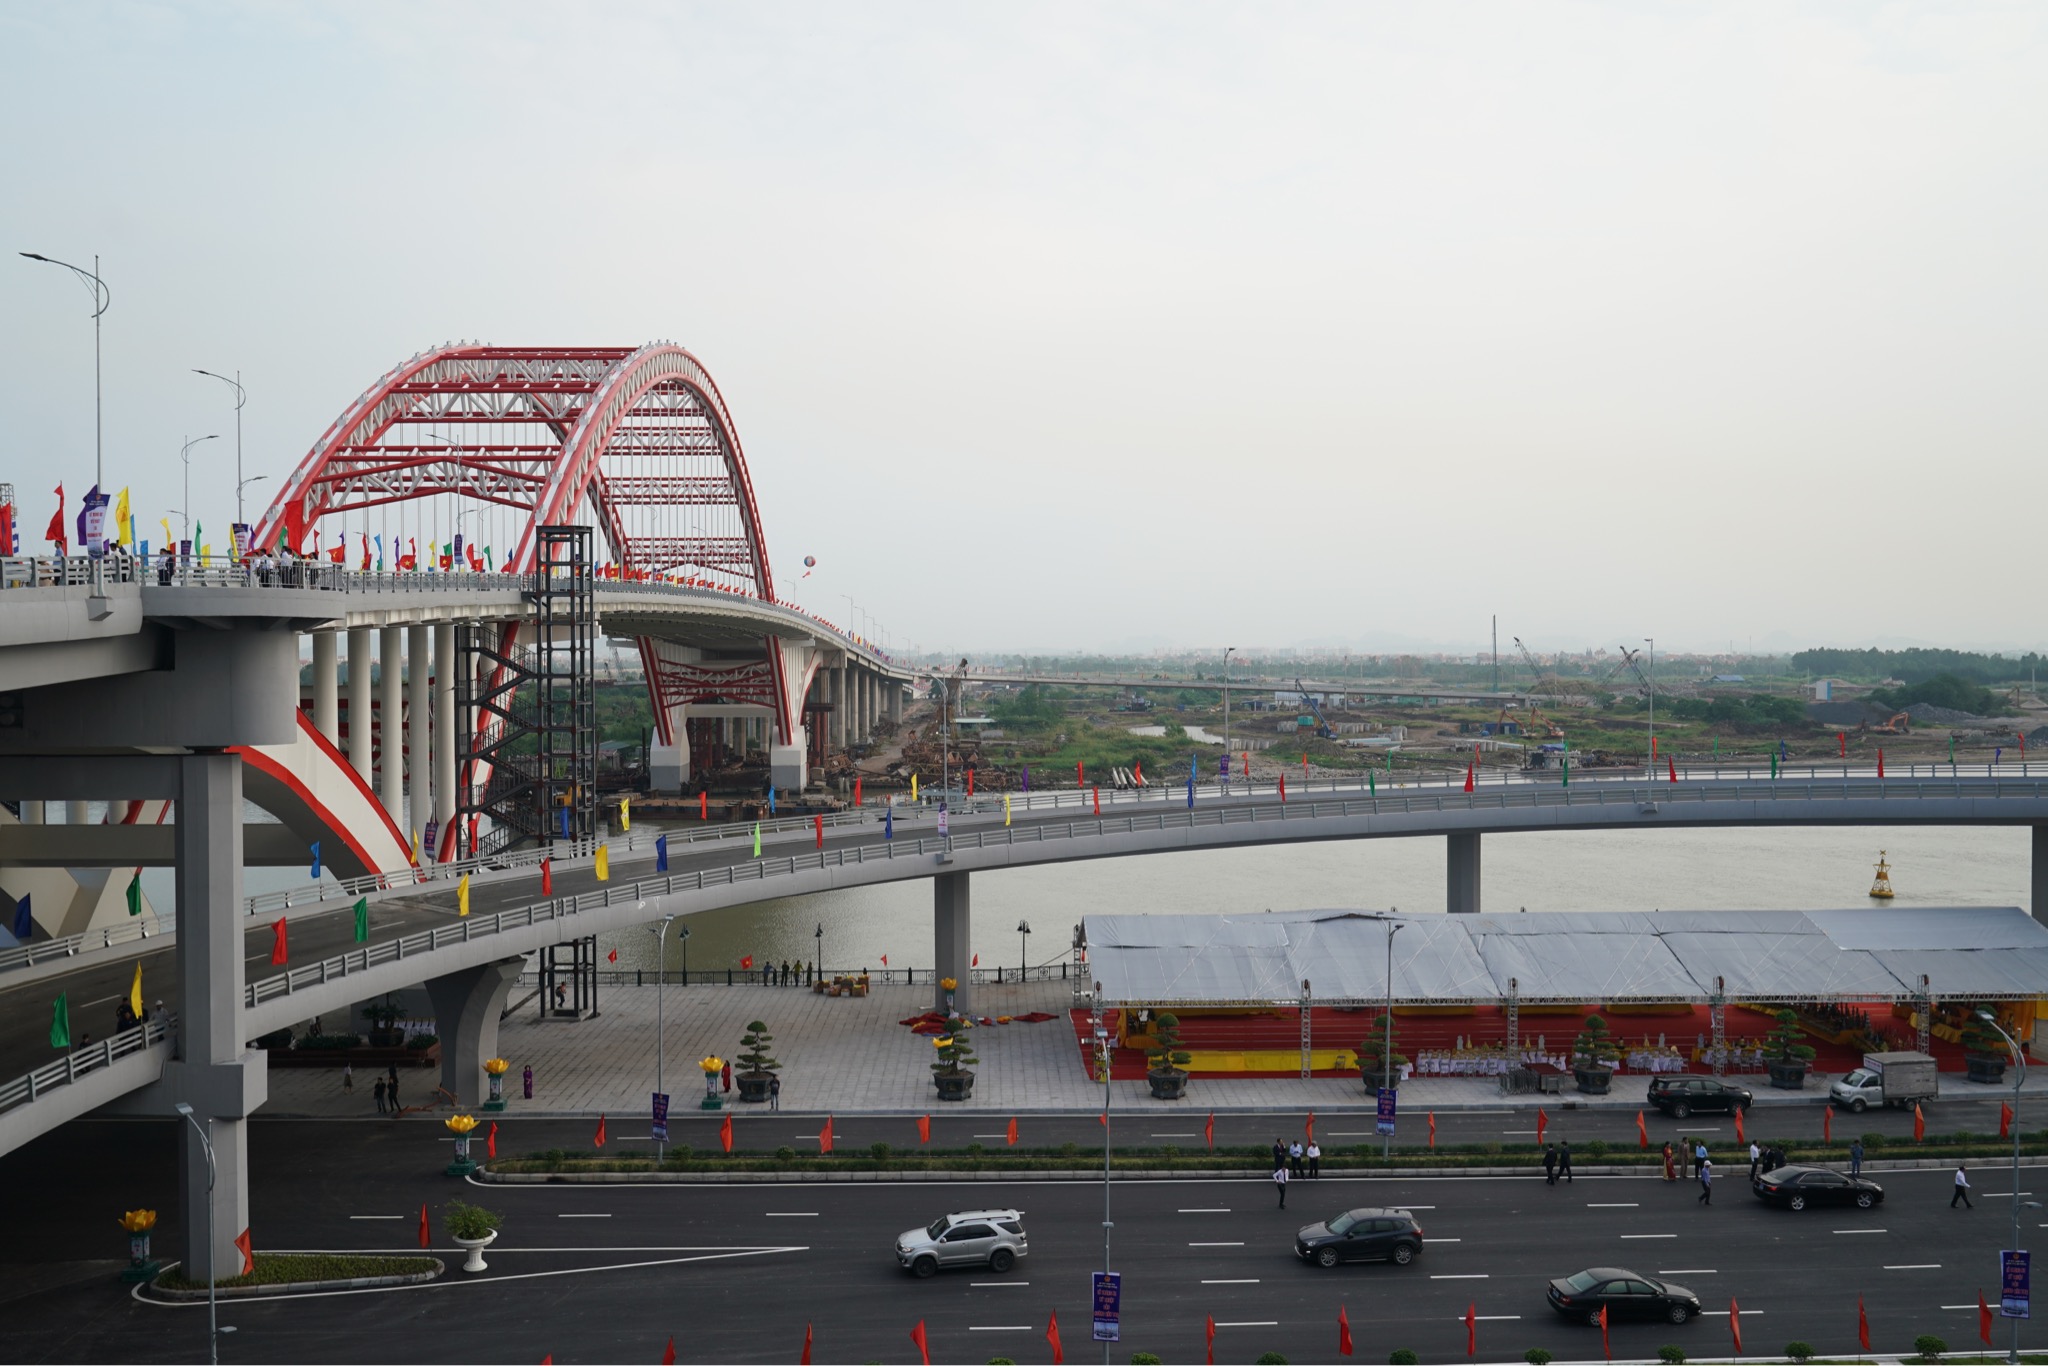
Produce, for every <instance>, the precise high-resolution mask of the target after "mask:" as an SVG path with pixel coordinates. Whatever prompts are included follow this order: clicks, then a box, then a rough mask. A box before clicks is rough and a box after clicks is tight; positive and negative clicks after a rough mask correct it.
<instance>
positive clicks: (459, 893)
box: [455, 873, 469, 915]
mask: <svg viewBox="0 0 2048 1366" xmlns="http://www.w3.org/2000/svg"><path fill="white" fill-rule="evenodd" d="M455 904H456V905H457V906H459V907H461V909H460V910H459V911H457V912H456V914H458V915H468V914H469V874H468V873H464V874H463V875H462V881H460V882H458V883H456V884H455Z"/></svg>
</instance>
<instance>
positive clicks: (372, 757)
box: [348, 626, 376, 787]
mask: <svg viewBox="0 0 2048 1366" xmlns="http://www.w3.org/2000/svg"><path fill="white" fill-rule="evenodd" d="M372 634H373V633H372V632H371V630H370V628H369V627H367V626H351V627H350V628H349V632H348V762H349V767H351V768H353V769H354V770H355V771H356V773H357V774H358V775H359V776H360V777H361V778H362V780H363V786H365V787H368V786H369V785H370V784H371V783H372V782H374V781H375V774H374V772H373V770H374V768H375V766H376V751H375V750H374V749H373V748H372V747H371V741H372V740H373V738H374V737H375V735H376V730H375V727H374V724H373V722H372V719H371V712H372V711H373V710H374V707H373V704H372V703H371V700H370V637H371V635H372Z"/></svg>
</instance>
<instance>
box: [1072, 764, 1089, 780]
mask: <svg viewBox="0 0 2048 1366" xmlns="http://www.w3.org/2000/svg"><path fill="white" fill-rule="evenodd" d="M1087 785H1088V771H1087V769H1085V768H1084V767H1082V765H1081V761H1080V760H1079V759H1076V760H1075V761H1074V786H1075V787H1086V786H1087Z"/></svg>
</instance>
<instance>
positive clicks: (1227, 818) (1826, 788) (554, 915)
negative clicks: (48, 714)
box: [246, 781, 2048, 1006]
mask: <svg viewBox="0 0 2048 1366" xmlns="http://www.w3.org/2000/svg"><path fill="white" fill-rule="evenodd" d="M1727 786H1729V787H1733V788H1734V791H1733V792H1732V793H1731V792H1729V791H1728V790H1727V789H1726V787H1724V786H1723V785H1720V784H1715V785H1712V786H1702V787H1694V788H1690V789H1688V788H1683V787H1680V788H1675V789H1668V790H1664V791H1659V790H1656V789H1655V787H1654V785H1644V784H1632V785H1629V786H1626V787H1624V786H1620V785H1611V784H1602V785H1600V786H1598V787H1596V788H1594V789H1593V790H1591V791H1590V792H1589V791H1587V790H1585V789H1580V790H1578V791H1574V790H1573V789H1571V788H1567V787H1559V788H1556V789H1551V788H1535V787H1530V788H1521V789H1515V788H1493V789H1489V790H1486V791H1483V792H1482V791H1474V792H1464V791H1458V792H1408V793H1399V794H1393V795H1388V796H1380V797H1374V796H1367V797H1353V798H1347V799H1344V800H1341V801H1308V802H1292V803H1288V804H1285V805H1283V804H1280V803H1277V802H1276V803H1272V804H1267V805H1249V804H1246V805H1235V806H1230V805H1221V804H1217V805H1213V806H1209V807H1206V808H1204V807H1199V806H1198V807H1196V808H1195V809H1193V810H1186V809H1182V810H1173V809H1167V810H1159V811H1152V812H1140V811H1133V812H1131V813H1130V814H1127V815H1122V816H1098V817H1091V818H1088V819H1084V820H1072V821H1064V822H1057V821H1044V822H1038V823H1034V824H1031V825H1026V826H1016V827H1012V826H994V827H988V828H976V829H968V830H961V831H958V832H954V833H952V834H950V835H947V836H939V835H929V836H925V835H917V836H907V837H904V838H900V839H895V840H889V841H885V842H882V843H871V844H853V845H839V846H837V847H834V848H828V849H813V850H807V851H804V852H801V853H795V854H780V855H775V856H772V857H763V858H756V859H749V860H747V861H746V862H743V863H731V864H726V865H724V866H721V867H716V868H704V869H696V870H692V871H690V872H685V873H669V874H663V875H661V876H658V877H653V878H639V879H636V880H634V881H632V882H625V881H623V880H621V881H618V882H614V883H607V884H605V885H604V886H602V887H599V888H597V889H595V890H593V891H589V892H585V893H582V894H580V895H577V896H568V897H556V898H553V899H550V900H547V901H541V902H535V903H532V904H529V905H526V906H517V907H512V908H510V909H507V910H503V911H498V912H496V913H494V914H492V915H473V916H470V917H467V918H465V919H462V920H458V921H456V922H454V923H452V924H449V925H443V926H436V927H435V928H433V929H431V930H423V931H419V932H417V933H414V934H409V935H405V936H403V937H401V938H398V939H388V940H384V941H382V942H381V943H376V944H368V945H365V946H364V947H362V948H360V949H356V950H354V951H352V952H349V953H345V954H338V955H336V956H334V957H332V958H327V959H324V960H322V961H320V962H317V963H312V964H308V965H307V966H305V967H301V968H293V969H290V970H289V971H286V972H283V973H279V974H277V975H275V976H272V977H265V978H262V979H259V980H257V981H252V982H250V983H248V986H247V997H246V999H247V1004H249V1005H250V1006H255V1005H258V1004H261V1003H262V1002H264V1001H269V1000H274V999H277V998H279V997H283V996H289V995H291V994H292V993H293V992H295V991H298V990H301V989H303V988H306V987H309V986H316V985H320V984H322V983H325V982H329V981H334V980H338V979H342V978H346V977H348V976H350V975H351V974H355V973H361V972H364V971H367V970H368V969H370V968H372V967H376V966H377V965H379V964H381V963H390V962H398V961H401V960H403V959H405V958H409V957H418V956H419V955H421V954H426V953H432V952H434V951H436V950H438V949H441V948H443V947H446V946H447V945H450V944H458V943H468V942H471V941H473V940H477V939H488V938H491V937H493V936H496V935H500V934H504V933H506V932H508V931H511V930H517V929H524V928H527V927H529V926H533V925H540V924H547V923H551V922H557V921H563V920H573V919H575V918H576V917H577V916H579V915H584V914H588V913H589V912H592V911H598V910H603V909H605V908H607V907H611V906H617V905H621V904H632V903H635V902H640V901H645V900H647V899H648V898H650V897H660V896H674V895H677V894H681V893H688V892H701V891H704V890H707V889H710V888H714V887H730V886H736V885H738V884H740V883H744V882H768V881H771V880H773V879H777V878H782V877H793V876H795V875H796V874H798V873H802V872H809V871H812V870H820V869H825V868H843V867H846V866H847V865H849V864H851V865H854V866H862V865H865V864H868V863H870V862H878V861H888V862H893V861H895V860H897V859H903V858H911V859H924V858H930V857H934V856H936V855H938V854H941V853H957V852H959V851H960V850H962V849H991V848H1006V847H1015V846H1017V845H1026V844H1047V843H1053V842H1055V841H1062V840H1077V839H1092V838H1101V837H1103V836H1107V835H1120V834H1138V833H1147V832H1164V831H1168V830H1181V829H1185V830H1190V831H1194V830H1200V829H1205V828H1218V829H1221V828H1227V827H1229V826H1234V825H1247V824H1257V823H1259V822H1264V821H1282V822H1285V821H1303V820H1307V821H1316V820H1324V819H1330V818H1343V817H1351V816H1372V815H1386V814H1388V813H1390V812H1405V813H1412V812H1440V811H1454V810H1457V811H1476V810H1501V809H1513V808H1538V807H1558V806H1574V805H1577V806H1607V805H1629V806H1634V807H1637V808H1638V809H1640V808H1641V807H1643V806H1646V805H1649V804H1651V803H1654V802H1664V801H1676V802H1678V803H1683V802H1684V801H1685V800H1687V799H1691V800H1696V801H1698V802H1702V803H1704V802H1707V801H1727V800H1734V801H1756V802H1785V801H1801V802H1812V801H1816V800H1848V799H1858V798H1860V799H1863V800H1870V799H1872V798H1875V799H1877V800H1880V801H1886V800H1890V801H1915V800H1926V799H1927V798H1928V796H1929V795H1930V794H1929V793H1928V792H1926V791H1925V790H1924V789H1925V788H1927V787H1930V786H1931V787H1934V788H1935V789H1936V790H1935V791H1934V792H1933V793H1932V794H1931V795H1933V796H1937V797H1962V796H1971V797H1983V796H1990V797H1995V798H2003V797H2014V798H2027V799H2031V800H2035V801H2040V800H2044V799H2048V783H2042V782H2025V783H1997V784H1993V785H1991V787H1990V790H1988V791H1987V790H1986V787H1985V786H1984V785H1981V784H1978V783H1976V782H1974V781H1972V782H1969V783H1967V784H1966V783H1960V782H1958V783H1954V784H1914V785H1910V786H1904V787H1900V788H1896V789H1893V791H1892V792H1891V793H1889V794H1888V793H1887V792H1886V791H1885V788H1884V786H1883V785H1879V784H1874V783H1873V784H1860V785H1855V786H1852V785H1850V784H1848V783H1842V784H1835V783H1783V782H1777V783H1773V782H1760V783H1747V784H1741V783H1737V784H1729V785H1727ZM1646 788H1647V790H1646ZM1710 794H1711V795H1710ZM1909 794H1910V795H1909ZM571 933H575V931H571Z"/></svg>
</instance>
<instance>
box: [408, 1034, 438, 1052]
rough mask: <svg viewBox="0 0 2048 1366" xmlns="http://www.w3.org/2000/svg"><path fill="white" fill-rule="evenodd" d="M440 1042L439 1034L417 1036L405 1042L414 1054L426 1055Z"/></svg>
mask: <svg viewBox="0 0 2048 1366" xmlns="http://www.w3.org/2000/svg"><path fill="white" fill-rule="evenodd" d="M439 1042H441V1036H440V1035H439V1034H415V1035H413V1036H412V1037H411V1038H410V1039H407V1040H406V1041H405V1046H406V1047H407V1048H408V1049H410V1050H411V1051H412V1052H414V1053H424V1052H426V1051H427V1050H428V1049H429V1048H432V1047H433V1046H434V1045H435V1044H437V1043H439Z"/></svg>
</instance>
